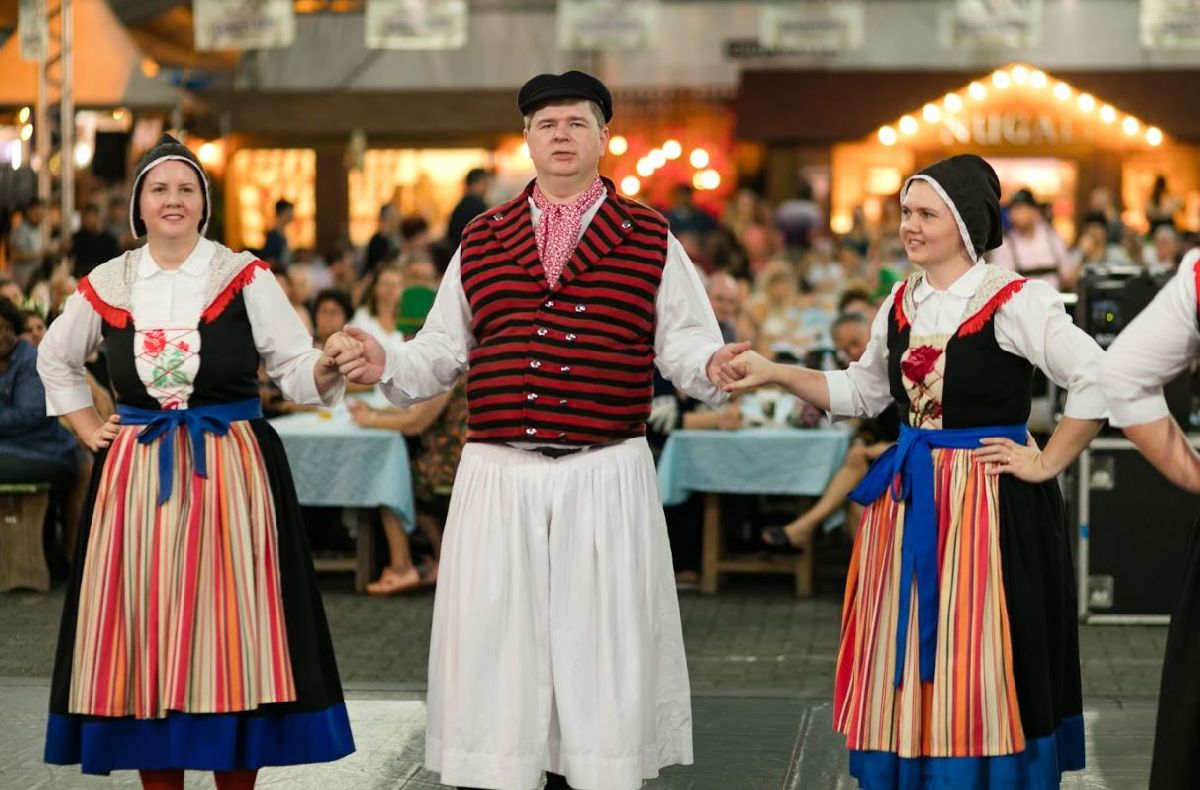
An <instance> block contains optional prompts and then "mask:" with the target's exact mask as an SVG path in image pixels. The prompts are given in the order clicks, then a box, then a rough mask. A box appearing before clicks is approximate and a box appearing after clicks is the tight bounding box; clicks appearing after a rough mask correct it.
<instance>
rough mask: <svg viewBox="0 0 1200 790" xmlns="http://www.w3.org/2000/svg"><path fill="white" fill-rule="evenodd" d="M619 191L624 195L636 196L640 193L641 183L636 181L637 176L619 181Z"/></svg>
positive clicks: (626, 177)
mask: <svg viewBox="0 0 1200 790" xmlns="http://www.w3.org/2000/svg"><path fill="white" fill-rule="evenodd" d="M621 191H622V192H624V193H625V194H626V195H636V194H637V193H638V192H641V191H642V182H641V181H638V179H637V176H625V177H624V178H622V179H621Z"/></svg>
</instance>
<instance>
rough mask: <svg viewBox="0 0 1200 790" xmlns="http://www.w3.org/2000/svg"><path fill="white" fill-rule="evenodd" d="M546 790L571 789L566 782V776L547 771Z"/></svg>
mask: <svg viewBox="0 0 1200 790" xmlns="http://www.w3.org/2000/svg"><path fill="white" fill-rule="evenodd" d="M546 790H571V786H570V785H569V784H567V777H565V776H563V775H562V774H552V773H550V772H549V771H547V772H546Z"/></svg>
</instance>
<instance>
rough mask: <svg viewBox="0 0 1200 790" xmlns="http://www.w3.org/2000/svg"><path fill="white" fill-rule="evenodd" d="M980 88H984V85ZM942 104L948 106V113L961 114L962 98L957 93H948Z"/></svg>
mask: <svg viewBox="0 0 1200 790" xmlns="http://www.w3.org/2000/svg"><path fill="white" fill-rule="evenodd" d="M980 87H983V86H982V85H981V86H980ZM942 104H944V105H945V106H946V112H961V111H962V106H963V103H962V97H961V96H959V95H958V94H957V93H947V94H946V98H945V99H943V100H942Z"/></svg>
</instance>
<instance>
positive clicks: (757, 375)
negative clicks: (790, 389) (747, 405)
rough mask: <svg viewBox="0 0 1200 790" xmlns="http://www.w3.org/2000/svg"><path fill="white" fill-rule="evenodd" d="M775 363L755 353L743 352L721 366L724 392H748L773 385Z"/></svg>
mask: <svg viewBox="0 0 1200 790" xmlns="http://www.w3.org/2000/svg"><path fill="white" fill-rule="evenodd" d="M774 373H775V363H774V362H770V361H769V360H767V359H766V358H765V357H763V356H762V355H761V354H759V353H758V352H757V351H743V352H742V353H741V354H738V355H737V356H736V357H734V358H733V359H732V360H731V361H729V362H726V363H725V364H723V365H722V366H721V378H722V379H723V380H724V381H726V382H727V383H726V384H724V386H723V387H722V389H724V390H725V391H726V392H750V391H751V390H756V389H758V388H759V387H762V386H765V385H767V384H774V383H775V378H774Z"/></svg>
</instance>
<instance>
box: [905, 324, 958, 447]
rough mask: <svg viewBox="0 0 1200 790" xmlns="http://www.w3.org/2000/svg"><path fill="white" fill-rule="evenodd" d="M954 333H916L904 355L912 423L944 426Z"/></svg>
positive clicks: (910, 421)
mask: <svg viewBox="0 0 1200 790" xmlns="http://www.w3.org/2000/svg"><path fill="white" fill-rule="evenodd" d="M950 338H951V335H925V336H921V337H916V336H914V337H912V338H910V340H909V345H908V349H907V350H905V352H904V356H902V357H901V358H900V374H901V378H902V380H903V382H904V390H905V392H907V393H908V415H909V419H908V424H909V425H911V426H913V427H914V428H930V429H934V430H940V429H941V427H942V385H943V383H944V382H945V380H946V344H947V343H949V342H950Z"/></svg>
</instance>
